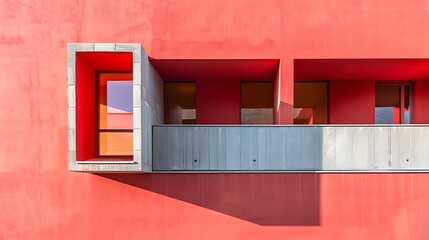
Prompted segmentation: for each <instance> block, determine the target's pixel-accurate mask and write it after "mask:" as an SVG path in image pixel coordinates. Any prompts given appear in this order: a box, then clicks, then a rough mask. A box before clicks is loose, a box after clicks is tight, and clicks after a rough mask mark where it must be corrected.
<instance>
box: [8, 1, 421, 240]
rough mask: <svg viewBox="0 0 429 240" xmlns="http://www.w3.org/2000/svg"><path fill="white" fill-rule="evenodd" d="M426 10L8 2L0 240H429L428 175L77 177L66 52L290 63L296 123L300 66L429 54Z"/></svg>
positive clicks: (284, 111)
mask: <svg viewBox="0 0 429 240" xmlns="http://www.w3.org/2000/svg"><path fill="white" fill-rule="evenodd" d="M428 14H429V5H428V3H427V1H423V0H416V1H405V0H392V1H381V0H379V1H374V0H363V1H334V0H320V1H315V0H314V1H313V0H308V1H298V0H290V1H283V0H277V1H259V0H250V1H228V0H210V1H191V0H179V1H153V0H146V1H113V0H108V1H101V0H94V1H70V2H67V1H8V0H7V1H1V2H0V21H1V27H0V52H1V54H0V75H1V76H2V79H1V81H0V107H1V108H0V109H1V111H0V136H1V140H0V239H115V238H116V239H124V238H126V239H225V240H226V239H238V238H241V239H377V240H380V239H389V240H390V239H401V240H402V239H413V240H414V239H427V236H428V230H427V227H426V223H427V222H428V220H429V219H428V216H429V214H428V213H429V204H428V203H429V191H428V190H429V189H428V185H427V182H428V181H429V174H426V173H421V174H317V175H306V174H226V175H217V174H195V175H182V174H178V175H174V174H126V175H95V174H87V173H70V172H68V171H67V90H66V89H67V67H66V65H67V64H66V61H67V53H66V44H67V42H139V43H142V44H143V46H144V47H145V49H146V51H147V52H148V53H149V55H150V56H153V57H155V58H178V59H181V58H185V59H186V58H222V59H225V58H270V59H271V58H279V59H281V61H282V64H281V90H280V93H281V95H280V103H279V105H280V107H281V109H280V111H279V113H278V119H279V121H280V122H283V123H290V122H292V110H291V109H292V100H293V89H292V86H293V59H295V58H301V59H303V58H304V59H305V58H428V57H429V48H428V47H427V43H428V42H429V31H427V29H428V28H429V18H427V16H428ZM419 94H420V96H424V95H425V91H422V92H421V93H419ZM422 103H424V101H423V102H422ZM422 103H420V106H423V105H422ZM416 104H417V103H416ZM416 106H418V105H416ZM368 119H369V118H368ZM416 119H419V117H416ZM346 120H347V119H341V121H346ZM362 121H363V120H362ZM365 121H366V120H365ZM425 121H426V120H425Z"/></svg>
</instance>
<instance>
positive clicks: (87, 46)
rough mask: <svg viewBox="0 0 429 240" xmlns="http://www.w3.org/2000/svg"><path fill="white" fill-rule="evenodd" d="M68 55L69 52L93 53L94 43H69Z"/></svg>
mask: <svg viewBox="0 0 429 240" xmlns="http://www.w3.org/2000/svg"><path fill="white" fill-rule="evenodd" d="M68 49H69V53H71V52H93V51H94V43H69V44H68Z"/></svg>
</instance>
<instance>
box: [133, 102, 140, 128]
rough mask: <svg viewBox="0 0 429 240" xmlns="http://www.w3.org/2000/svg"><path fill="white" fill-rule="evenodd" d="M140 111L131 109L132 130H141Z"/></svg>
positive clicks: (136, 108) (137, 108)
mask: <svg viewBox="0 0 429 240" xmlns="http://www.w3.org/2000/svg"><path fill="white" fill-rule="evenodd" d="M141 118H142V110H141V107H133V128H134V129H136V128H138V129H141V128H142V125H141Z"/></svg>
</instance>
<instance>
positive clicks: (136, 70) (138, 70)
mask: <svg viewBox="0 0 429 240" xmlns="http://www.w3.org/2000/svg"><path fill="white" fill-rule="evenodd" d="M133 84H142V67H141V64H140V63H133Z"/></svg>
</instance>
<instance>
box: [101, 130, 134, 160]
mask: <svg viewBox="0 0 429 240" xmlns="http://www.w3.org/2000/svg"><path fill="white" fill-rule="evenodd" d="M99 144H100V146H99V154H100V155H101V156H128V155H133V133H132V132H101V133H99Z"/></svg>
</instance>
